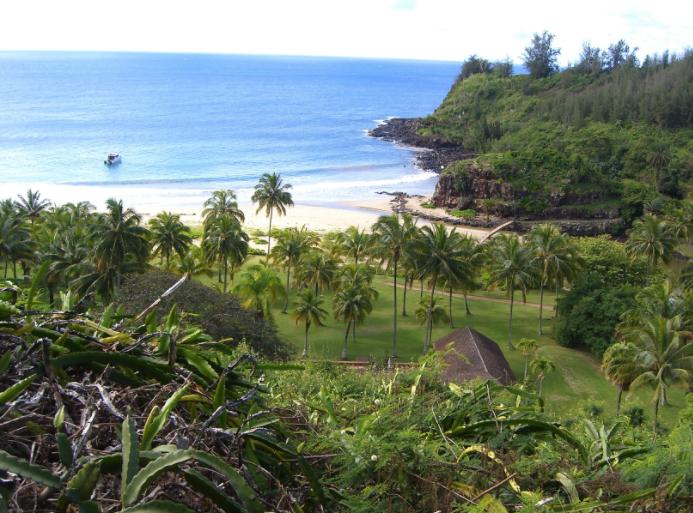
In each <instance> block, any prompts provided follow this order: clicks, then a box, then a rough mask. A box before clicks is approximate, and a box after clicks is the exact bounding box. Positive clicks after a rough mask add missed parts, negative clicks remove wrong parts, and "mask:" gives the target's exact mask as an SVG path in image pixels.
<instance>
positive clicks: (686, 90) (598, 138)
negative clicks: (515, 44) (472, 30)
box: [417, 47, 693, 225]
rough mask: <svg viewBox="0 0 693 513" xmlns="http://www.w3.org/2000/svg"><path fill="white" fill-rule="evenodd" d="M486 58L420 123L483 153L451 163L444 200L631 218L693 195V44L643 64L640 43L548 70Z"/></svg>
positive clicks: (421, 129) (434, 136)
mask: <svg viewBox="0 0 693 513" xmlns="http://www.w3.org/2000/svg"><path fill="white" fill-rule="evenodd" d="M626 49H627V47H626ZM587 50H589V48H587V49H586V50H585V51H587ZM478 60H479V59H477V58H476V57H472V58H470V60H468V61H467V62H466V63H465V65H464V66H463V69H462V72H461V74H460V77H459V78H458V79H457V81H456V82H455V84H454V85H453V87H452V88H451V90H450V92H449V93H448V95H447V97H446V98H445V100H444V101H443V102H442V104H441V105H440V106H439V107H438V108H437V109H436V111H435V112H434V113H433V114H432V115H431V116H428V117H426V118H424V119H422V120H419V123H418V131H417V132H418V135H419V136H422V137H424V138H428V139H430V140H431V141H435V143H434V144H450V143H454V144H459V145H462V146H464V148H465V149H466V150H470V151H472V152H474V154H475V157H474V158H473V159H470V160H465V161H458V162H453V163H452V164H450V165H449V166H448V167H447V168H446V169H445V170H444V172H443V175H444V176H449V177H450V178H449V179H447V180H445V179H443V180H441V183H440V184H439V187H438V191H437V192H436V198H435V199H436V202H437V203H438V204H439V205H440V206H442V205H443V204H445V205H446V206H449V207H451V208H453V207H456V208H470V207H471V208H477V209H478V210H482V209H484V208H486V209H490V210H491V211H492V212H493V213H496V214H497V215H499V216H503V217H515V216H525V217H530V218H531V217H554V218H609V217H611V218H615V217H622V218H623V220H624V221H625V223H624V224H625V225H628V224H630V223H631V222H632V221H633V220H634V219H635V218H636V217H639V216H640V215H641V214H642V211H643V204H648V203H652V202H657V201H666V200H668V199H671V198H673V199H683V198H686V197H688V196H689V194H690V191H691V177H692V176H693V174H692V173H693V137H692V136H693V89H692V88H691V84H692V83H693V53H691V52H687V53H685V54H684V55H682V56H680V57H677V58H673V59H672V58H671V57H669V56H668V55H665V56H663V57H648V58H646V59H645V60H644V61H643V63H642V64H639V63H638V62H637V59H636V58H635V57H634V56H633V55H632V54H628V55H626V56H625V57H623V59H622V60H621V62H620V63H619V64H616V65H614V64H609V63H608V62H607V61H605V62H600V63H597V64H593V63H591V61H590V60H589V59H588V57H586V56H585V55H583V56H582V57H581V61H580V62H579V63H578V64H576V65H575V66H572V67H570V68H568V69H565V70H564V71H561V72H557V73H553V74H549V75H548V76H543V77H533V76H531V75H519V76H508V73H507V72H506V69H507V68H506V67H505V66H501V67H497V68H495V69H494V67H493V66H490V65H488V66H478V64H475V63H476V62H477V61H478ZM470 68H471V69H470Z"/></svg>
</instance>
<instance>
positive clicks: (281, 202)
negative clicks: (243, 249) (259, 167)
mask: <svg viewBox="0 0 693 513" xmlns="http://www.w3.org/2000/svg"><path fill="white" fill-rule="evenodd" d="M289 189H291V185H289V184H284V183H283V181H282V178H281V175H278V174H277V173H272V174H269V173H265V174H264V175H262V176H261V177H260V181H259V182H258V184H257V185H256V186H255V192H254V193H253V197H252V200H253V203H257V204H258V207H257V211H256V213H259V212H260V210H262V209H263V208H264V209H265V215H267V216H269V230H268V231H267V260H266V261H269V255H270V250H271V247H272V214H273V213H274V211H275V210H276V211H277V214H278V215H285V214H286V207H292V206H293V205H294V202H293V200H292V199H291V193H290V192H289Z"/></svg>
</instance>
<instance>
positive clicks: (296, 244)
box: [272, 226, 317, 313]
mask: <svg viewBox="0 0 693 513" xmlns="http://www.w3.org/2000/svg"><path fill="white" fill-rule="evenodd" d="M316 243H317V236H316V235H315V234H314V233H312V232H310V231H308V230H307V229H306V227H305V226H304V227H302V228H301V229H300V230H299V229H296V228H287V229H286V230H283V231H282V232H281V234H280V235H279V236H278V237H277V244H276V245H275V246H274V247H273V248H272V259H273V260H274V261H275V262H276V263H279V264H281V265H283V266H285V267H286V303H285V304H284V308H283V309H282V313H286V310H287V308H288V307H289V293H290V290H291V288H290V287H291V268H292V267H294V268H296V266H298V264H299V262H300V261H301V257H303V255H305V254H306V253H307V252H308V251H309V250H310V249H311V248H312V247H313V246H314V245H315V244H316Z"/></svg>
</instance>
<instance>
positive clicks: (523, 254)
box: [491, 234, 534, 349]
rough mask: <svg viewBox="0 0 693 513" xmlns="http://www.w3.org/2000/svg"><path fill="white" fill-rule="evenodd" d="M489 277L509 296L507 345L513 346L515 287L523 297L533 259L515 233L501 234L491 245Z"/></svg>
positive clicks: (530, 278)
mask: <svg viewBox="0 0 693 513" xmlns="http://www.w3.org/2000/svg"><path fill="white" fill-rule="evenodd" d="M491 248H492V249H491V279H492V280H493V282H494V283H496V284H500V285H503V286H505V288H506V290H507V291H508V295H509V297H510V314H509V316H508V347H509V348H510V349H515V346H513V305H514V303H515V289H516V288H519V289H520V290H521V291H522V295H523V297H525V295H526V293H527V287H528V286H529V284H530V283H531V281H532V273H533V265H534V259H533V255H532V253H531V251H530V250H529V248H528V247H527V246H525V245H523V244H522V242H521V241H520V238H519V237H518V236H517V235H514V234H513V235H507V234H501V235H500V236H498V237H497V238H496V239H495V241H494V244H493V245H492V246H491Z"/></svg>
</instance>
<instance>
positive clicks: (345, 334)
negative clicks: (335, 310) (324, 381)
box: [340, 321, 351, 360]
mask: <svg viewBox="0 0 693 513" xmlns="http://www.w3.org/2000/svg"><path fill="white" fill-rule="evenodd" d="M350 330H351V321H349V322H347V326H346V333H344V346H342V355H341V356H340V358H341V359H342V360H346V359H347V342H348V341H349V331H350Z"/></svg>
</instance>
